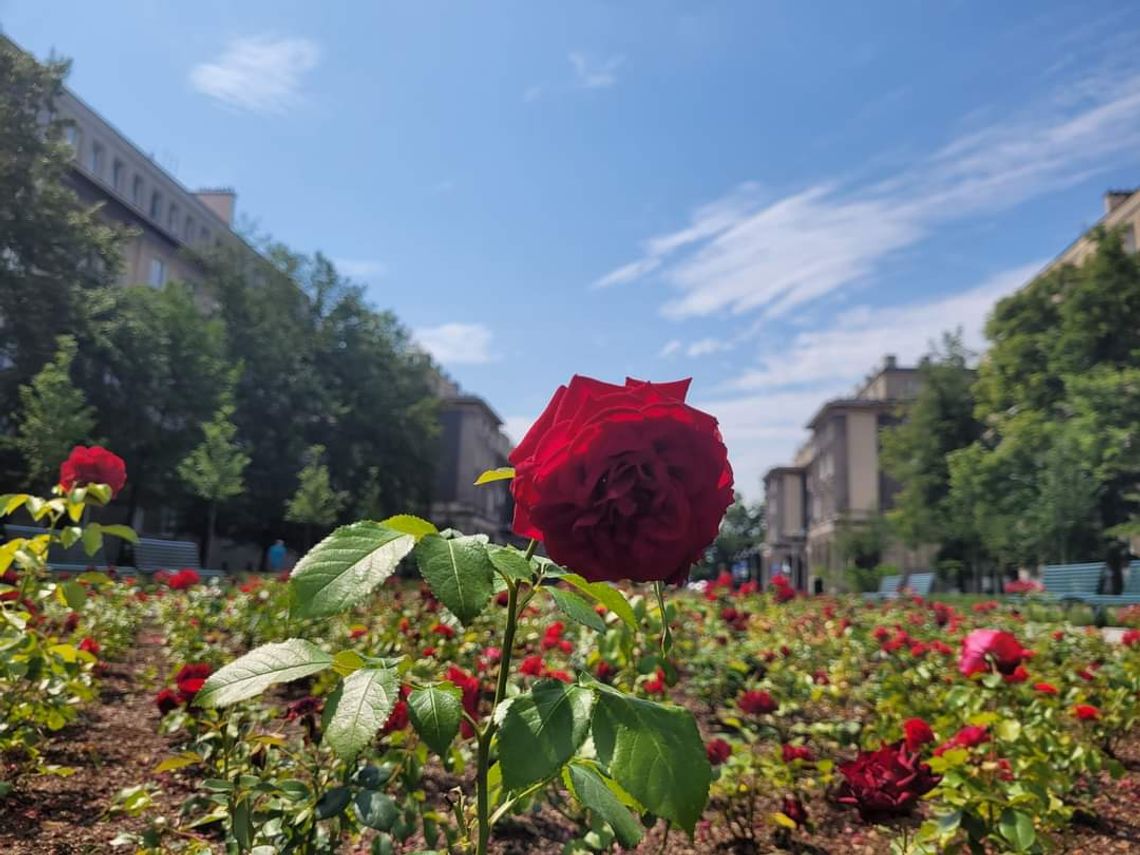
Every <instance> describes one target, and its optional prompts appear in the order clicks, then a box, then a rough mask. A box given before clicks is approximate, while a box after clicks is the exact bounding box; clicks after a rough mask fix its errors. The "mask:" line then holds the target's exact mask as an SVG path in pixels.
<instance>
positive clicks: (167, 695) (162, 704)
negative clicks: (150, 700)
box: [154, 689, 182, 716]
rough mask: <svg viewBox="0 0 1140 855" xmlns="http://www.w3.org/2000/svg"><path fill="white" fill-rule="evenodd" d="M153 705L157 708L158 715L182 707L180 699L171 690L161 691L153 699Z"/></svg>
mask: <svg viewBox="0 0 1140 855" xmlns="http://www.w3.org/2000/svg"><path fill="white" fill-rule="evenodd" d="M154 705H155V706H156V707H158V714H159V715H160V716H161V715H166V714H167V713H170V712H174V711H175V710H176V709H178V708H179V707H180V706H182V699H181V698H180V697H178V693H177V692H176V691H174V690H173V689H163V690H162V691H160V692H159V693H158V694H157V695H155V698H154Z"/></svg>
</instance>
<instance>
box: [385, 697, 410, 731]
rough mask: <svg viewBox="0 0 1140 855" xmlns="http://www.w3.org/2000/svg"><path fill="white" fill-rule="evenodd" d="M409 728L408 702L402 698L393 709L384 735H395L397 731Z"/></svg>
mask: <svg viewBox="0 0 1140 855" xmlns="http://www.w3.org/2000/svg"><path fill="white" fill-rule="evenodd" d="M407 726H408V702H407V701H405V700H403V699H402V698H401V699H400V700H398V701H396V705H395V706H394V707H392V712H391V714H390V715H389V716H388V721H386V722H385V723H384V733H385V734H389V733H395V732H396V731H399V730H403V729H404V728H405V727H407Z"/></svg>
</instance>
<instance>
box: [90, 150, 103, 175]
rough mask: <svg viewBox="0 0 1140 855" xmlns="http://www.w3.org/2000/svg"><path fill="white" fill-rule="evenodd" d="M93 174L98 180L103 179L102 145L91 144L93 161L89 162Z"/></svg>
mask: <svg viewBox="0 0 1140 855" xmlns="http://www.w3.org/2000/svg"><path fill="white" fill-rule="evenodd" d="M87 167H88V169H90V170H91V174H92V175H94V176H96V177H97V178H102V177H103V146H102V144H100V143H97V142H93V143H91V159H90V160H89V161H88V162H87Z"/></svg>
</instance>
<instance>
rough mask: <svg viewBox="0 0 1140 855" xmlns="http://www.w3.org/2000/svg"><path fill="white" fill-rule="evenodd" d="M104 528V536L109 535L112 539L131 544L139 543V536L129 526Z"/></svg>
mask: <svg viewBox="0 0 1140 855" xmlns="http://www.w3.org/2000/svg"><path fill="white" fill-rule="evenodd" d="M102 528H103V534H109V535H111V536H112V537H117V538H120V539H121V540H126V541H130V542H131V543H138V542H139V536H138V534H137V533H136V532H135V530H134V529H133V528H131V527H130V526H129V525H105V526H103V527H102Z"/></svg>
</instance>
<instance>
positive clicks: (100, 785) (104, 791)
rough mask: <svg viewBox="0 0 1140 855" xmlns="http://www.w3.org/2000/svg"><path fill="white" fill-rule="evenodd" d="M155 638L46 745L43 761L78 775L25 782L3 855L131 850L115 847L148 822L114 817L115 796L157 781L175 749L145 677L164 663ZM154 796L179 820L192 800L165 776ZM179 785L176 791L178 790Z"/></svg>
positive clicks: (2, 819) (8, 804) (14, 801)
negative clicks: (186, 801)
mask: <svg viewBox="0 0 1140 855" xmlns="http://www.w3.org/2000/svg"><path fill="white" fill-rule="evenodd" d="M164 661H165V660H164V652H163V649H162V647H161V645H160V644H159V643H158V640H157V639H156V638H155V637H153V635H148V634H146V633H143V634H142V635H140V637H139V639H138V643H137V644H136V645H135V646H134V647H133V648H131V650H130V652H129V653H128V655H127V658H126V659H125V661H123V662H114V663H108V664H106V665H105V666H104V671H103V675H102V678H101V681H100V701H99V703H96V704H91V705H90V706H88V707H87V708H86V709H85V710H84V711H83V713H82V715H80V717H79V719H78V720H77V721H76V722H75V723H74V724H72V725H70V726H68V727H67V728H65V729H64V730H61V731H60V732H58V733H56V734H54V735H53V736H52V738H51V739H50V740H49V741H48V742H47V744H46V745H44V746H42V748H43V752H44V758H43V759H44V762H45V763H49V764H55V765H59V766H63V767H67V768H68V769H71V770H74V772H73V774H71V775H69V776H68V777H60V776H56V775H42V776H36V777H29V778H25V779H23V780H21V781H20V782H19V784H18V786H17V788H16V789H15V790H14V791H13V792H12V793H11V795H9V797H8V798H6V799H2V800H0V852H2V853H4V855H24V853H37V855H93V853H103V852H116V851H117V852H120V853H121V852H129V851H131V850H130V849H129V848H128V849H117V850H116V849H113V848H112V847H111V845H110V842H111V840H112V839H114V837H115V836H116V835H117V834H119V833H120V832H123V831H141V830H142V829H143V827H144V826H145V820H144V819H132V818H130V817H126V816H123V815H121V814H120V815H114V816H112V815H110V814H109V809H110V808H111V806H112V804H113V802H114V799H115V796H116V794H117V793H118V792H119V791H120V790H122V789H124V788H126V787H131V786H135V785H138V784H145V783H157V782H158V776H156V775H155V774H154V767H155V766H156V765H158V763H159V762H160V761H161V760H162V759H163V757H165V756H166V755H167V754H168V753H169V750H170V747H169V744H168V742H167V739H166V737H165V736H162V735H161V734H159V733H158V712H157V710H156V709H155V706H154V693H153V691H152V690H151V689H150V688H148V687H146V686H144V685H143V680H142V679H141V674H142V672H143V671H144V670H145V669H146V668H147V667H148V666H154V665H156V664H158V665H160V666H161V665H162V664H163V663H164ZM164 777H165V780H164V781H163V782H162V785H161V788H162V789H161V791H160V792H158V793H156V794H155V799H156V801H157V804H158V810H159V812H161V813H164V814H165V815H166V816H175V815H176V814H177V811H178V806H179V804H180V803H181V801H182V800H183V799H184V798H186V796H187V795H188V794H189V793H188V792H187V791H185V790H181V789H179V785H178V784H177V783H175V782H172V781H171V780H170V778H169V776H164ZM172 785H173V786H172Z"/></svg>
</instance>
